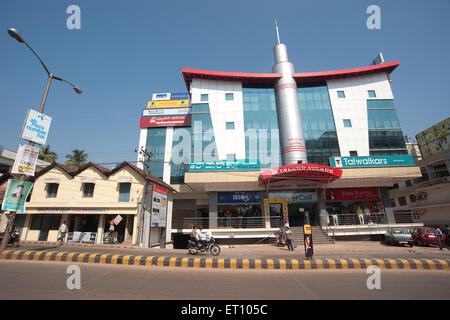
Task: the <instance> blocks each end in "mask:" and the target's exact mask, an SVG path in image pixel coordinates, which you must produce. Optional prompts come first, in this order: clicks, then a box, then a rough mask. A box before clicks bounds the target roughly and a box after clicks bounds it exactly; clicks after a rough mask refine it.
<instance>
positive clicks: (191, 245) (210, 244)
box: [188, 237, 220, 256]
mask: <svg viewBox="0 0 450 320" xmlns="http://www.w3.org/2000/svg"><path fill="white" fill-rule="evenodd" d="M188 250H189V254H197V253H202V252H208V251H209V252H211V254H212V255H213V256H218V255H219V253H220V247H219V245H218V244H217V243H216V240H215V239H214V238H212V237H211V238H209V239H207V240H206V241H205V243H204V245H203V246H201V247H200V244H197V242H195V241H192V240H189V242H188Z"/></svg>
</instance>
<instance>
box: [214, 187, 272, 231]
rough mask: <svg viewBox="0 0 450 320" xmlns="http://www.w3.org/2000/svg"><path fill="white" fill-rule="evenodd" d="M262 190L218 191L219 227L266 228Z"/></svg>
mask: <svg viewBox="0 0 450 320" xmlns="http://www.w3.org/2000/svg"><path fill="white" fill-rule="evenodd" d="M262 212H263V211H262V193H261V191H232V192H218V193H217V213H218V214H217V227H218V228H264V216H263V214H262Z"/></svg>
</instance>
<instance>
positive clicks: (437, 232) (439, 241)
mask: <svg viewBox="0 0 450 320" xmlns="http://www.w3.org/2000/svg"><path fill="white" fill-rule="evenodd" d="M434 232H435V233H436V238H437V241H438V244H439V250H442V248H443V247H446V248H447V250H450V248H449V247H448V246H447V244H446V243H443V242H442V231H441V229H439V227H436V230H435V231H434Z"/></svg>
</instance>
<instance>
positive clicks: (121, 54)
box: [0, 0, 450, 166]
mask: <svg viewBox="0 0 450 320" xmlns="http://www.w3.org/2000/svg"><path fill="white" fill-rule="evenodd" d="M70 5H77V6H79V8H80V10H81V19H80V21H81V24H80V27H81V29H79V30H77V29H74V30H70V29H68V28H67V25H66V22H67V20H68V19H69V18H70V16H71V14H70V13H67V12H66V10H67V8H68V7H69V6H70ZM370 5H378V6H379V7H380V10H381V29H379V30H376V29H375V30H370V29H368V28H367V25H366V21H367V19H368V18H369V16H370V14H368V13H367V12H366V10H367V8H368V7H369V6H370ZM449 12H450V1H448V0H433V1H410V0H408V1H407V0H396V1H377V0H371V1H364V0H342V1H335V0H328V1H324V0H317V1H306V0H295V1H294V0H277V1H273V0H272V1H267V0H226V1H222V0H191V1H182V0H180V1H178V0H177V1H175V0H164V1H159V0H152V1H148V0H139V1H138V0H130V1H106V0H85V1H76V0H70V1H66V0H39V1H32V0H28V1H25V0H15V1H1V2H0V145H2V146H4V147H5V148H6V149H8V150H13V151H16V150H17V148H18V146H19V144H25V143H26V142H25V141H24V140H22V139H20V133H21V130H22V127H23V123H24V120H25V116H26V113H27V110H28V109H29V108H33V109H36V110H38V109H39V105H40V102H41V100H42V96H43V93H44V89H45V85H46V82H47V75H46V73H45V71H44V69H43V68H42V66H41V65H40V64H39V62H38V60H37V59H36V58H35V57H34V56H33V54H32V53H31V52H30V51H29V50H28V49H27V48H26V47H25V45H24V44H21V43H19V42H17V41H16V40H14V39H13V38H11V37H10V36H9V35H8V33H7V29H8V28H11V27H14V28H16V29H17V30H18V31H19V32H20V33H21V35H22V36H23V38H24V39H25V40H26V41H27V42H28V43H29V44H30V46H31V47H32V48H33V49H34V50H35V51H36V52H37V53H38V54H39V55H40V56H41V58H42V59H43V60H44V62H45V64H46V65H47V66H48V67H49V69H50V71H51V72H52V73H53V74H55V75H57V76H59V77H62V78H64V79H66V80H68V81H70V82H72V83H74V84H76V85H77V86H78V87H80V88H81V89H82V90H83V94H81V95H77V94H76V93H75V92H74V91H73V90H72V89H71V87H70V86H69V85H67V84H66V83H63V82H59V81H55V80H54V81H53V82H52V84H51V87H50V91H49V94H48V98H47V102H46V105H45V109H44V113H45V114H46V115H48V116H50V117H52V125H51V128H50V132H49V136H48V139H47V144H49V145H50V146H51V147H50V149H51V150H52V151H54V152H56V153H57V154H58V160H57V161H58V162H64V161H65V160H66V158H65V155H67V154H69V153H71V151H72V150H73V149H82V150H84V151H85V152H86V153H87V154H88V161H93V162H97V163H103V164H105V166H108V164H109V163H120V162H122V161H136V159H137V153H135V151H134V150H135V149H136V148H138V146H139V130H140V129H139V125H138V124H139V115H140V112H141V110H142V109H143V108H144V107H145V106H146V105H147V102H148V101H149V100H151V95H152V93H155V92H186V90H187V89H186V86H185V83H184V81H183V77H182V74H181V70H182V68H193V69H202V70H214V71H229V72H251V73H270V72H271V69H272V66H273V51H272V47H273V45H274V43H275V42H276V34H275V28H274V19H275V18H276V19H277V21H278V25H279V29H280V38H281V42H283V43H285V44H286V45H287V48H288V54H289V60H290V61H291V62H292V63H293V64H294V66H295V71H296V72H314V71H327V70H339V69H346V68H354V67H362V66H368V65H370V64H371V61H372V60H373V58H374V57H375V56H376V55H377V54H378V53H379V52H382V53H383V55H384V58H385V61H386V62H389V61H394V60H398V61H399V62H400V66H399V67H398V68H397V69H396V70H395V71H394V72H393V73H392V74H391V78H392V83H391V87H392V90H393V93H394V97H395V105H396V107H397V112H398V116H399V118H400V123H401V125H402V128H403V131H404V134H407V135H409V136H410V137H414V136H415V135H416V134H417V133H419V132H421V131H423V130H424V129H426V128H428V127H430V126H432V125H434V124H436V123H438V122H440V121H442V120H444V119H445V118H447V117H449V110H450V107H449V98H450V97H449V89H448V88H450V78H449V77H448V74H450V59H449V57H450V37H449V31H450V19H448V15H449Z"/></svg>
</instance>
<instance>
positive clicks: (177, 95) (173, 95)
mask: <svg viewBox="0 0 450 320" xmlns="http://www.w3.org/2000/svg"><path fill="white" fill-rule="evenodd" d="M185 99H189V94H188V93H187V92H166V93H154V94H153V95H152V100H153V101H156V100H185Z"/></svg>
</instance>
